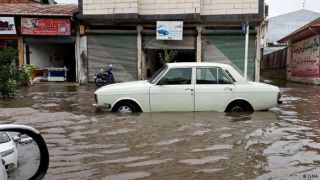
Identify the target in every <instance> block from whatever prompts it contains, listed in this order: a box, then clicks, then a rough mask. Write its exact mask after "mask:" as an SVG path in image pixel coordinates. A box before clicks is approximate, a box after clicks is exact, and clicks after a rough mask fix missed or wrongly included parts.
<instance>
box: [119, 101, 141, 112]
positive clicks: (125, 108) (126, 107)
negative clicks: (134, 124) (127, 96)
mask: <svg viewBox="0 0 320 180" xmlns="http://www.w3.org/2000/svg"><path fill="white" fill-rule="evenodd" d="M138 111H139V109H138V107H137V106H136V105H135V104H133V103H131V102H122V103H120V104H119V105H117V106H116V108H115V112H119V113H134V112H138Z"/></svg>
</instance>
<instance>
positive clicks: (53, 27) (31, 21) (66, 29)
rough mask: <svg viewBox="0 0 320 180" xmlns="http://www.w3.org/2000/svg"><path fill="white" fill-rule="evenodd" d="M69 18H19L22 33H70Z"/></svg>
mask: <svg viewBox="0 0 320 180" xmlns="http://www.w3.org/2000/svg"><path fill="white" fill-rule="evenodd" d="M70 32H71V30H70V20H69V19H53V18H51V19H50V18H21V33H22V34H24V35H70V34H71V33H70Z"/></svg>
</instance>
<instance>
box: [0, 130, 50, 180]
mask: <svg viewBox="0 0 320 180" xmlns="http://www.w3.org/2000/svg"><path fill="white" fill-rule="evenodd" d="M0 133H2V134H3V137H5V138H6V139H7V140H6V142H7V143H6V145H7V146H6V147H4V146H3V147H2V146H1V144H0V151H1V152H2V153H1V155H0V160H1V162H3V160H4V159H5V160H4V163H5V164H4V165H3V164H1V163H0V179H1V180H2V179H4V180H6V179H8V175H10V176H13V177H16V178H17V179H31V180H40V179H43V177H44V176H45V175H46V173H47V170H48V167H49V151H48V148H47V145H46V142H45V141H44V139H43V137H42V136H41V134H40V133H39V131H37V130H36V129H34V128H32V127H29V126H24V125H0ZM18 134H23V137H24V138H29V139H32V142H34V143H28V144H20V143H19V144H16V143H14V141H16V140H18V141H19V142H20V141H21V140H22V138H20V137H19V136H18ZM10 136H11V138H10ZM8 146H11V147H9V149H8ZM2 148H3V149H6V150H4V151H3V149H2ZM20 158H21V159H20ZM7 159H10V161H9V160H8V161H7ZM18 162H19V163H18ZM16 168H17V170H16V171H10V169H16ZM8 170H9V171H8ZM12 173H14V174H12Z"/></svg>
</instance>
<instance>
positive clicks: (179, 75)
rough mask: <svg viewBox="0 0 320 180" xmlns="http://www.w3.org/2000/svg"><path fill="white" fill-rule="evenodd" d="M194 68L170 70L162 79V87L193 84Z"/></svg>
mask: <svg viewBox="0 0 320 180" xmlns="http://www.w3.org/2000/svg"><path fill="white" fill-rule="evenodd" d="M191 77H192V68H174V69H170V70H169V71H168V72H167V74H166V75H164V77H162V78H161V80H160V84H162V85H181V84H191Z"/></svg>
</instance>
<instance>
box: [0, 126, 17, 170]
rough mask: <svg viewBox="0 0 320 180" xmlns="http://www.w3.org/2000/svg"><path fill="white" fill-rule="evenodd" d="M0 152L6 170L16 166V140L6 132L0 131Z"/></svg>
mask: <svg viewBox="0 0 320 180" xmlns="http://www.w3.org/2000/svg"><path fill="white" fill-rule="evenodd" d="M0 154H1V157H2V159H3V160H4V162H5V164H4V165H5V168H6V169H7V170H11V169H15V168H16V167H18V149H17V145H16V142H15V141H14V140H13V138H12V137H11V135H10V134H9V133H7V132H0Z"/></svg>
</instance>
